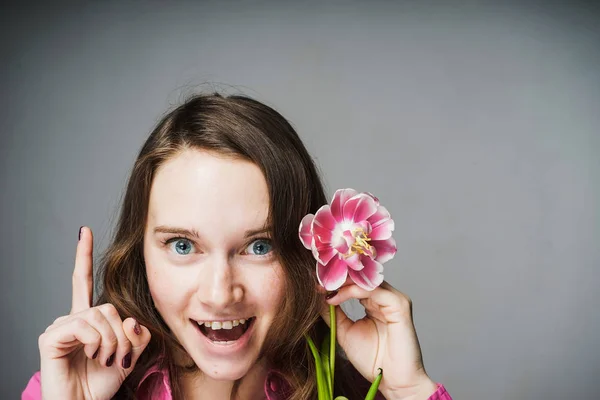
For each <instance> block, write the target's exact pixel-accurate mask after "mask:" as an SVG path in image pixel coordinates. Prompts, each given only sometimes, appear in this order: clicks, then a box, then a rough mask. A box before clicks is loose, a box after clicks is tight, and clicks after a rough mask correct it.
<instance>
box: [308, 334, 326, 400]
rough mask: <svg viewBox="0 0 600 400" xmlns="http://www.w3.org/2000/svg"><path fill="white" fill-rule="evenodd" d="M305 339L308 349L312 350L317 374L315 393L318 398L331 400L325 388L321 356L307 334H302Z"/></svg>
mask: <svg viewBox="0 0 600 400" xmlns="http://www.w3.org/2000/svg"><path fill="white" fill-rule="evenodd" d="M304 337H305V338H306V341H307V342H308V346H309V347H310V351H311V352H312V355H313V357H314V358H315V367H316V374H317V394H318V397H319V400H331V398H330V397H329V391H328V390H327V383H326V382H325V375H324V373H323V365H322V364H321V356H319V351H318V350H317V347H316V346H315V344H314V342H313V341H312V339H311V338H310V336H308V335H304Z"/></svg>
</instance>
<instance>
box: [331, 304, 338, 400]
mask: <svg viewBox="0 0 600 400" xmlns="http://www.w3.org/2000/svg"><path fill="white" fill-rule="evenodd" d="M335 321H336V320H335V306H334V305H331V304H330V305H329V326H330V332H329V338H330V341H331V343H330V344H329V371H330V373H331V397H332V398H333V380H334V377H335V340H336V337H337V332H336V326H335V324H336V322H335Z"/></svg>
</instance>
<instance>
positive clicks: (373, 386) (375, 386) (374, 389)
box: [365, 368, 383, 400]
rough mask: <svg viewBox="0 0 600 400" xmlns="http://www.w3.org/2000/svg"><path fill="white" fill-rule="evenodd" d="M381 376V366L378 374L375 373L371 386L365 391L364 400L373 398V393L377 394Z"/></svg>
mask: <svg viewBox="0 0 600 400" xmlns="http://www.w3.org/2000/svg"><path fill="white" fill-rule="evenodd" d="M382 377H383V370H382V369H381V368H379V374H377V377H376V378H375V380H374V381H373V383H372V384H371V387H370V388H369V391H368V392H367V397H365V400H373V399H374V398H375V395H377V389H379V383H380V382H381V378H382Z"/></svg>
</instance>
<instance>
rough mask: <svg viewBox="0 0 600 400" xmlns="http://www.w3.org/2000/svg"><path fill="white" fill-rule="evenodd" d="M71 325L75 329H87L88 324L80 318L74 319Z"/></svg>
mask: <svg viewBox="0 0 600 400" xmlns="http://www.w3.org/2000/svg"><path fill="white" fill-rule="evenodd" d="M73 325H74V326H75V329H85V328H87V326H88V323H87V322H86V320H85V319H83V318H81V317H75V318H74V319H73Z"/></svg>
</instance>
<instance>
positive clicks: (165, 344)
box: [97, 93, 344, 400]
mask: <svg viewBox="0 0 600 400" xmlns="http://www.w3.org/2000/svg"><path fill="white" fill-rule="evenodd" d="M185 149H204V150H208V151H214V152H217V153H219V154H223V155H227V156H232V157H235V158H239V159H244V160H248V161H250V162H253V163H254V164H256V165H257V166H258V167H259V168H260V169H261V170H262V172H263V174H264V176H265V179H266V182H267V186H268V190H269V199H270V202H269V204H270V206H269V207H270V210H269V222H270V226H272V227H273V232H272V237H273V244H274V249H275V251H276V254H277V256H278V258H279V261H280V262H281V265H282V267H283V269H284V271H285V277H286V282H285V296H284V299H283V301H282V303H281V305H280V307H281V308H280V312H278V313H277V315H278V317H277V319H276V320H274V322H273V325H272V327H271V329H270V333H269V336H268V337H267V338H266V341H265V343H264V346H263V349H262V353H261V354H262V357H265V358H266V360H267V361H268V365H269V366H270V367H272V368H275V369H277V370H278V371H280V372H281V373H283V374H284V376H285V377H286V378H287V380H288V382H289V383H290V386H291V388H292V394H291V397H290V399H293V400H300V399H312V398H316V384H315V382H316V380H315V371H314V362H313V361H312V356H311V355H310V353H309V350H308V347H307V345H306V342H305V340H304V335H305V334H306V333H308V334H309V335H311V336H312V337H313V340H315V342H317V343H320V342H321V340H322V338H323V337H324V334H325V332H326V329H327V328H326V326H325V324H324V323H323V321H322V320H321V318H320V317H319V308H320V304H322V298H321V296H322V295H320V294H319V293H318V292H317V290H316V284H317V282H316V276H315V261H314V259H313V258H312V255H311V253H310V252H309V251H307V250H306V249H305V248H304V247H303V246H302V244H301V242H300V240H299V239H298V226H299V224H300V221H301V219H302V217H304V215H306V214H308V213H315V212H316V211H317V209H318V208H319V207H320V206H322V205H323V204H325V203H326V201H327V200H326V198H325V194H324V191H323V186H322V184H321V180H320V178H319V175H318V173H317V169H316V168H315V165H314V163H313V161H312V159H311V157H310V156H309V154H308V152H307V151H306V148H305V147H304V145H303V143H302V141H301V140H300V138H299V137H298V135H297V133H296V132H295V131H294V129H293V128H292V126H291V125H290V124H289V123H288V122H287V121H286V119H285V118H284V117H282V116H281V115H280V114H279V113H278V112H276V111H275V110H273V109H272V108H270V107H268V106H266V105H264V104H262V103H260V102H258V101H256V100H253V99H250V98H247V97H243V96H229V97H224V96H221V95H219V94H217V93H215V94H208V95H204V94H202V95H195V96H193V97H192V98H190V99H188V100H187V101H185V102H184V104H182V105H181V106H179V107H177V108H175V109H174V110H173V111H171V112H169V113H168V114H166V115H165V116H164V117H163V118H162V120H161V121H160V122H159V123H158V125H157V126H156V128H155V129H154V130H153V131H152V133H151V134H150V136H149V137H148V139H147V140H146V142H145V144H144V145H143V147H142V149H141V151H140V153H139V155H138V157H137V160H136V162H135V165H134V167H133V171H132V173H131V176H130V178H129V181H128V184H127V189H126V193H125V197H124V199H123V204H122V209H121V214H120V218H119V221H118V225H117V228H116V232H115V234H114V238H113V240H112V243H111V245H110V246H109V248H108V249H107V251H106V254H105V256H104V258H103V260H102V262H101V265H100V269H99V274H100V279H99V281H100V282H102V287H101V288H100V290H101V295H100V297H99V299H98V301H97V304H103V303H111V304H113V305H114V306H115V307H116V308H117V310H118V311H119V313H120V315H121V317H122V318H126V317H134V318H136V319H137V320H138V321H139V322H140V323H141V324H143V325H144V326H146V327H147V328H148V329H149V330H150V332H151V334H152V339H151V342H150V344H149V345H148V347H147V348H146V350H145V351H144V353H143V354H142V356H141V357H140V359H139V361H138V363H137V364H136V366H135V368H134V371H133V372H132V373H131V374H130V375H129V377H128V378H127V379H126V381H125V383H124V384H123V386H122V387H121V389H120V390H119V392H118V393H117V395H116V396H115V397H116V398H132V397H133V394H134V392H135V389H136V388H137V385H138V383H139V381H140V380H141V378H142V376H143V374H144V373H145V371H146V370H147V369H148V368H149V367H150V366H151V365H153V364H157V363H158V364H159V366H160V367H162V368H164V369H166V370H168V371H169V377H170V380H171V383H172V385H171V386H172V387H171V389H172V393H173V398H174V399H181V398H182V397H183V394H182V391H181V388H180V385H179V384H178V382H180V379H181V376H182V374H183V373H184V372H185V367H181V366H178V365H176V364H175V362H174V361H173V360H174V359H175V355H176V354H181V353H185V351H184V350H183V347H182V346H181V345H180V344H179V343H178V341H177V340H176V339H175V337H174V335H172V333H171V332H170V330H169V328H168V326H167V325H166V324H165V322H164V321H163V319H162V317H161V316H160V314H159V313H158V311H157V310H156V309H155V308H154V306H153V301H152V297H151V295H150V290H149V287H148V281H147V279H146V268H145V264H144V256H143V254H144V253H143V238H144V230H145V226H146V218H147V213H148V202H149V197H150V188H151V184H152V181H153V178H154V175H155V173H156V171H157V169H158V168H159V167H160V166H161V165H162V164H163V163H164V162H165V161H166V160H168V159H170V158H171V157H173V156H175V155H177V154H178V153H179V152H181V151H182V150H185ZM190 360H191V359H190ZM192 364H193V362H192ZM194 367H195V364H193V365H192V366H191V367H188V369H189V368H192V369H193V368H194ZM338 370H339V368H338ZM336 372H337V371H336ZM338 373H341V372H338ZM336 375H337V374H336ZM340 378H343V377H342V376H340ZM343 383H344V379H342V381H340V380H338V385H336V386H339V385H343Z"/></svg>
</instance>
